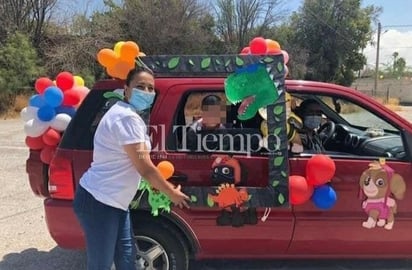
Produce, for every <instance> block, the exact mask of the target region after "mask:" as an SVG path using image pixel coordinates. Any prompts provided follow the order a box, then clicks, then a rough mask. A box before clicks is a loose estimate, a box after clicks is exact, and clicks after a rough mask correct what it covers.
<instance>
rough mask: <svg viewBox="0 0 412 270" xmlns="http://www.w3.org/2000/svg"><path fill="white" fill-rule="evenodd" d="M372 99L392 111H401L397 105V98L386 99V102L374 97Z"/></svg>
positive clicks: (384, 99) (383, 99)
mask: <svg viewBox="0 0 412 270" xmlns="http://www.w3.org/2000/svg"><path fill="white" fill-rule="evenodd" d="M374 99H375V100H376V101H377V102H379V103H380V104H383V105H384V106H385V107H386V108H388V109H390V110H392V111H395V112H398V111H402V107H401V106H400V105H399V98H388V99H387V100H386V98H382V97H375V98H374Z"/></svg>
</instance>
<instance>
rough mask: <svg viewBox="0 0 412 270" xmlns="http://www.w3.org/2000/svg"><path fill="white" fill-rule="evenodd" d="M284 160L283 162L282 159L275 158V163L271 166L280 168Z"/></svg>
mask: <svg viewBox="0 0 412 270" xmlns="http://www.w3.org/2000/svg"><path fill="white" fill-rule="evenodd" d="M284 160H285V158H284V157H276V158H275V161H274V162H273V164H274V165H275V166H280V165H282V163H283V161H284Z"/></svg>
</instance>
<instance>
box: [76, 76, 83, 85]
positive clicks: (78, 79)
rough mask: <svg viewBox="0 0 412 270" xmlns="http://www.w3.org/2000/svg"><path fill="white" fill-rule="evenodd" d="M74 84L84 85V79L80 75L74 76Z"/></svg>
mask: <svg viewBox="0 0 412 270" xmlns="http://www.w3.org/2000/svg"><path fill="white" fill-rule="evenodd" d="M74 85H76V86H84V80H83V78H82V77H80V76H74Z"/></svg>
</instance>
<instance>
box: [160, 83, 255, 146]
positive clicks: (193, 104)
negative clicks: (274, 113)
mask: <svg viewBox="0 0 412 270" xmlns="http://www.w3.org/2000/svg"><path fill="white" fill-rule="evenodd" d="M210 96H214V97H218V98H219V99H220V103H219V106H215V107H214V106H208V105H207V106H205V107H206V108H203V107H202V101H203V100H205V99H206V98H207V97H210ZM212 100H213V99H212ZM238 106H239V105H237V106H235V105H231V104H228V103H227V100H226V96H225V94H224V92H223V89H222V90H221V91H199V90H196V91H189V92H188V93H187V94H186V95H184V96H183V97H182V100H181V102H180V106H179V108H178V109H177V112H176V116H175V118H174V119H175V122H174V127H173V133H172V135H171V139H169V140H168V150H176V151H183V152H185V151H188V152H198V153H199V154H201V153H211V152H212V153H219V152H224V153H236V154H250V153H251V152H258V151H259V148H260V147H259V140H260V138H261V135H260V130H259V127H260V124H261V122H262V118H261V117H260V116H259V115H258V114H257V115H256V117H255V118H253V119H250V120H248V121H239V120H238V119H237V109H238V108H237V107H238ZM207 108H209V109H207Z"/></svg>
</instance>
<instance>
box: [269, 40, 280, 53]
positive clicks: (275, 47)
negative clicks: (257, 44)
mask: <svg viewBox="0 0 412 270" xmlns="http://www.w3.org/2000/svg"><path fill="white" fill-rule="evenodd" d="M266 47H267V50H266V52H267V53H281V49H280V45H279V43H278V42H277V41H274V40H272V39H269V38H268V39H266Z"/></svg>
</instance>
